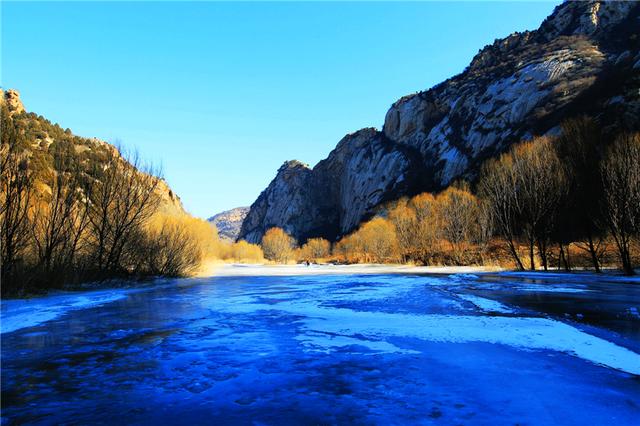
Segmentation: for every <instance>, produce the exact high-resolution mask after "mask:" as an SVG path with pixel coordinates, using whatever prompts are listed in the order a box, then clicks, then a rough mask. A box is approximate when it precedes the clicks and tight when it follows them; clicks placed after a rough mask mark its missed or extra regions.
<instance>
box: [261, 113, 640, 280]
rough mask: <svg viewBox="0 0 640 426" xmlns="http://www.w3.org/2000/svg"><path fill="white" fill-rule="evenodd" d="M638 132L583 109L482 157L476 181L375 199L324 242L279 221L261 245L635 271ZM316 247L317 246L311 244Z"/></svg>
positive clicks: (282, 257) (293, 255)
mask: <svg viewBox="0 0 640 426" xmlns="http://www.w3.org/2000/svg"><path fill="white" fill-rule="evenodd" d="M639 237H640V134H639V133H629V132H621V133H618V134H616V135H614V136H608V135H605V134H604V133H603V132H601V130H600V128H599V126H598V125H597V123H596V122H595V121H594V120H593V119H591V118H588V117H579V118H575V119H571V120H567V121H565V122H564V123H563V124H562V125H561V132H560V136H557V137H546V136H545V137H536V138H533V139H532V140H529V141H524V142H521V143H519V144H516V145H514V146H513V147H512V148H511V149H510V150H509V151H508V152H506V153H504V154H502V155H501V156H499V157H497V158H495V159H491V160H489V161H487V162H486V163H485V164H484V165H483V167H482V170H481V172H480V176H479V178H478V180H477V181H476V182H475V186H474V187H471V186H470V185H469V184H468V183H466V182H456V183H454V184H453V185H451V186H450V187H448V188H446V189H445V190H443V191H442V192H440V193H437V194H431V193H422V194H419V195H417V196H414V197H412V198H403V199H400V200H397V201H395V202H393V203H391V204H389V205H387V206H385V207H384V208H382V209H381V211H380V212H379V214H377V215H376V216H375V217H374V218H372V219H371V220H369V221H366V222H364V223H363V224H362V225H361V226H360V227H359V228H358V229H357V230H356V231H354V232H352V233H351V234H349V235H346V236H344V237H343V238H342V239H340V240H339V241H337V242H335V243H334V244H333V245H331V244H330V243H329V242H328V241H326V240H321V239H311V240H309V241H308V242H307V243H306V244H305V245H303V246H302V247H300V248H296V242H295V240H293V238H291V237H290V236H289V235H287V234H286V232H284V231H283V230H281V229H279V228H273V229H270V230H269V231H268V232H267V233H266V234H265V236H264V238H263V241H262V247H263V250H264V255H265V257H266V258H267V259H271V260H274V261H279V262H287V261H293V260H308V259H311V260H312V259H318V258H322V259H328V260H332V261H338V262H403V263H406V262H411V263H416V264H423V265H434V264H447V265H469V264H481V265H482V264H485V265H486V264H499V265H502V266H507V267H515V268H517V269H521V270H524V269H531V270H534V269H537V268H542V269H544V270H547V269H549V268H550V267H557V268H562V269H565V270H570V269H572V268H574V267H577V266H580V267H591V268H593V269H594V270H595V271H597V272H599V271H600V270H601V268H602V267H603V265H607V266H608V265H611V264H612V263H617V264H619V266H620V267H621V268H622V270H623V271H624V272H625V273H626V274H633V273H634V265H637V262H638V256H639V253H638V251H639V240H640V238H639ZM313 247H321V249H319V250H318V252H317V253H316V252H315V251H314V249H313Z"/></svg>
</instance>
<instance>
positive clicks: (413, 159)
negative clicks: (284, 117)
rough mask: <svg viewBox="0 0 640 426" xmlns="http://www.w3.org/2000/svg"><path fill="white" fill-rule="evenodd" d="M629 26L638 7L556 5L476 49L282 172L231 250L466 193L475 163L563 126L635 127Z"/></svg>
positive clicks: (639, 99)
mask: <svg viewBox="0 0 640 426" xmlns="http://www.w3.org/2000/svg"><path fill="white" fill-rule="evenodd" d="M639 15H640V4H639V3H618V2H609V1H589V2H567V3H563V4H561V5H559V6H557V7H556V8H555V10H554V12H553V13H552V14H551V15H550V16H549V17H547V18H546V19H545V20H544V21H543V22H542V24H541V25H540V27H539V28H538V29H537V30H534V31H526V32H521V33H513V34H511V35H509V36H507V37H505V38H503V39H499V40H496V41H495V42H494V43H493V44H491V45H488V46H485V47H484V48H482V49H480V51H479V52H478V54H477V55H476V56H475V57H474V58H473V59H472V61H471V63H470V64H469V66H468V67H467V68H466V69H465V70H464V71H463V72H462V73H460V74H458V75H456V76H453V77H451V78H449V79H447V80H445V81H443V82H442V83H439V84H437V85H435V86H434V87H432V88H431V89H428V90H425V91H421V92H418V93H414V94H411V95H406V96H403V97H401V98H400V99H398V100H397V101H396V102H394V103H393V104H392V105H391V107H390V108H389V110H388V112H387V114H386V116H385V121H384V125H383V127H382V131H377V130H376V129H373V128H368V129H362V130H359V131H357V132H354V133H352V134H349V135H347V136H345V137H344V138H343V139H342V140H341V141H340V142H339V143H338V145H337V146H336V148H335V149H334V150H333V151H331V153H330V154H329V155H328V157H327V158H326V159H324V160H322V161H320V162H319V163H318V164H317V165H316V166H315V167H314V168H312V169H310V168H308V167H299V166H297V165H296V163H292V162H286V163H285V164H284V165H283V166H282V167H281V168H280V169H279V170H278V173H277V174H276V177H275V178H274V179H273V180H272V181H271V183H270V184H269V186H268V187H267V188H266V189H265V190H264V191H263V192H262V193H261V194H260V196H259V197H258V199H257V200H256V201H255V202H254V203H253V204H252V206H251V209H250V211H249V214H248V215H247V218H246V219H245V221H244V223H243V226H242V229H241V232H240V235H239V238H240V239H246V240H247V241H249V242H259V241H260V239H261V237H262V235H263V234H264V232H265V231H266V230H267V229H268V228H270V227H272V226H278V227H281V228H283V229H284V230H285V231H287V232H288V233H290V234H291V235H292V236H294V237H295V238H296V239H298V240H305V239H307V238H310V237H317V236H321V237H325V238H329V239H332V240H335V239H337V238H339V237H340V236H341V235H344V234H346V233H348V232H350V231H351V230H353V229H354V228H355V227H356V226H357V225H358V224H359V223H360V222H361V221H362V220H366V219H367V218H368V217H370V216H372V215H373V214H375V212H376V210H377V209H378V208H379V207H380V205H381V204H383V203H384V202H385V201H388V200H391V199H395V198H399V197H401V196H405V195H413V194H415V193H417V192H422V191H437V190H440V189H442V188H444V187H446V186H447V185H449V184H450V183H452V182H453V181H455V180H457V179H466V180H471V181H473V180H474V179H475V178H476V177H477V174H478V170H479V168H480V166H481V165H482V163H483V162H484V161H485V160H486V159H488V158H491V157H494V156H496V155H499V154H500V153H502V152H504V151H505V150H506V149H508V148H509V147H510V146H511V145H512V144H514V143H516V142H518V141H521V140H527V139H531V138H532V137H534V136H537V135H545V134H549V135H554V134H557V133H558V132H559V125H560V123H561V122H562V120H563V119H566V118H569V117H571V116H575V115H579V114H589V115H591V116H594V117H595V118H596V119H597V120H598V122H599V123H600V124H601V126H602V127H603V129H604V131H605V132H606V131H607V130H612V131H613V130H615V129H619V128H631V129H636V128H638V127H640V124H639V123H638V116H640V93H639V92H640V91H639V90H638V88H640V77H639V74H640V53H639V50H640V49H639V45H640V34H639V33H638V28H640V21H639Z"/></svg>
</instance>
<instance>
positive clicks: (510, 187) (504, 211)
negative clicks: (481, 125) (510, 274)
mask: <svg viewBox="0 0 640 426" xmlns="http://www.w3.org/2000/svg"><path fill="white" fill-rule="evenodd" d="M481 176H482V177H481V179H480V184H479V191H480V196H481V198H482V199H483V200H484V202H485V205H486V206H487V208H488V209H489V216H490V217H491V218H492V220H493V224H494V225H495V228H496V230H497V231H498V233H499V234H500V235H501V236H502V237H504V238H505V239H506V241H507V246H508V247H509V252H510V253H511V255H512V257H513V259H514V260H515V262H516V265H517V266H518V269H520V270H524V264H523V263H522V260H521V259H520V255H519V253H518V247H517V236H518V214H519V211H520V205H519V203H518V201H519V200H518V198H517V196H516V175H515V170H514V167H513V159H512V157H511V155H509V154H504V155H502V156H500V158H498V159H496V160H490V161H489V162H487V163H486V164H485V165H484V167H483V169H482V174H481Z"/></svg>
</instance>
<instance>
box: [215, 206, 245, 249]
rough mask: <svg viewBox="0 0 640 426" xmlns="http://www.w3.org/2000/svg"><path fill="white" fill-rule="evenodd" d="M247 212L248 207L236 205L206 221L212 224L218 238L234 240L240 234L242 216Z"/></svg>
mask: <svg viewBox="0 0 640 426" xmlns="http://www.w3.org/2000/svg"><path fill="white" fill-rule="evenodd" d="M248 213H249V207H236V208H235V209H231V210H226V211H223V212H221V213H218V214H216V215H213V216H211V217H210V218H209V219H207V221H209V222H210V223H212V224H214V225H215V226H216V229H217V230H218V235H219V236H220V238H222V239H225V240H229V241H235V240H236V239H237V238H238V235H239V234H240V228H241V227H242V222H244V218H245V217H247V214H248Z"/></svg>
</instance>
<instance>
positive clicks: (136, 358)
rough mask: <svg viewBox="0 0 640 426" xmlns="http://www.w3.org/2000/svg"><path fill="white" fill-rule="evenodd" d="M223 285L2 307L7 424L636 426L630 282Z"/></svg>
mask: <svg viewBox="0 0 640 426" xmlns="http://www.w3.org/2000/svg"><path fill="white" fill-rule="evenodd" d="M245 275H246V276H226V277H215V278H198V279H184V280H175V281H165V282H162V283H160V284H156V285H153V286H144V287H141V288H136V289H124V290H122V289H120V290H101V291H94V292H83V293H59V294H54V295H50V296H47V297H43V298H37V299H33V300H29V301H23V300H10V301H4V302H2V424H3V425H4V424H23V423H31V424H69V423H72V424H187V425H193V424H272V425H282V424H354V423H355V424H384V425H387V424H416V423H417V424H486V425H501V424H505V425H511V424H530V425H535V424H539V425H548V424H567V425H582V424H615V425H626V424H629V425H631V424H635V425H637V424H638V423H637V422H638V419H640V312H639V311H640V281H638V280H637V279H636V280H631V279H625V278H622V277H611V276H595V275H587V274H575V275H565V274H526V273H523V274H516V273H500V274H497V273H485V274H476V275H474V274H453V275H415V274H376V275H362V274H349V275H341V274H332V275H312V276H310V275H308V276H296V275H290V276H255V277H254V276H250V274H249V275H247V274H245Z"/></svg>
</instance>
